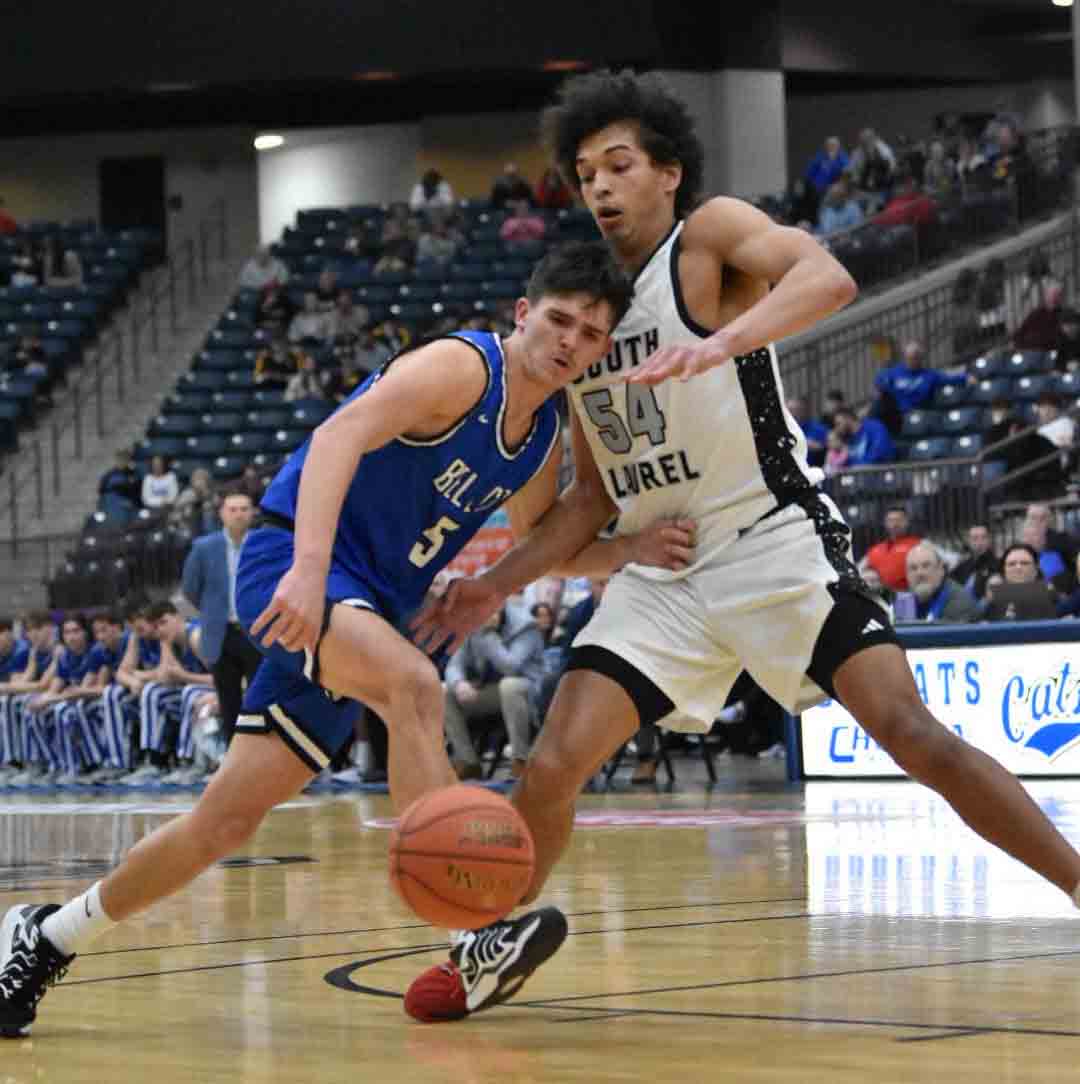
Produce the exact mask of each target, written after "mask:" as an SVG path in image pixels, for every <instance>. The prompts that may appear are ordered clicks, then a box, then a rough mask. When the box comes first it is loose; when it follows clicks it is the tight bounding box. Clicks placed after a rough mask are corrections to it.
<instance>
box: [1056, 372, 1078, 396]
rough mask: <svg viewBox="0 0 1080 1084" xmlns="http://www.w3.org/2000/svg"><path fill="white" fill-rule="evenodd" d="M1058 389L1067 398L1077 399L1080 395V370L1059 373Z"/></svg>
mask: <svg viewBox="0 0 1080 1084" xmlns="http://www.w3.org/2000/svg"><path fill="white" fill-rule="evenodd" d="M1057 391H1058V394H1059V395H1060V396H1062V397H1063V398H1065V399H1075V398H1076V397H1077V396H1080V372H1077V373H1058V376H1057Z"/></svg>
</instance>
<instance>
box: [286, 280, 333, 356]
mask: <svg viewBox="0 0 1080 1084" xmlns="http://www.w3.org/2000/svg"><path fill="white" fill-rule="evenodd" d="M331 330H332V320H331V318H330V315H329V313H327V312H324V311H323V308H322V306H321V305H320V304H319V295H318V294H317V293H315V291H314V290H308V291H307V292H306V293H305V294H304V307H303V309H301V310H300V312H298V313H297V314H296V315H295V316H294V317H293V318H292V323H290V324H289V342H292V343H299V342H315V343H322V342H324V341H325V340H326V339H329V338H330V334H331Z"/></svg>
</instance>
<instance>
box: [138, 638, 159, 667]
mask: <svg viewBox="0 0 1080 1084" xmlns="http://www.w3.org/2000/svg"><path fill="white" fill-rule="evenodd" d="M159 662H161V641H160V640H155V639H153V638H152V637H149V636H140V637H139V667H138V668H139V669H140V670H153V669H154V667H155V666H157V664H158V663H159Z"/></svg>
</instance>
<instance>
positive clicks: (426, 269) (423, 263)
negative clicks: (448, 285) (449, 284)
mask: <svg viewBox="0 0 1080 1084" xmlns="http://www.w3.org/2000/svg"><path fill="white" fill-rule="evenodd" d="M448 274H449V272H448V270H447V267H446V265H445V264H441V263H439V262H438V261H437V260H417V262H416V266H415V267H414V268H413V279H414V280H415V281H416V282H425V283H427V282H437V283H439V284H440V285H441V284H442V283H443V282H445V281H446V276H447V275H448Z"/></svg>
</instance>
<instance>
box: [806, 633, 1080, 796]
mask: <svg viewBox="0 0 1080 1084" xmlns="http://www.w3.org/2000/svg"><path fill="white" fill-rule="evenodd" d="M907 656H908V662H909V664H910V665H911V670H912V673H913V674H914V676H915V684H916V686H917V687H918V689H919V694H920V695H921V697H922V699H923V702H924V703H925V704H926V706H927V707H928V708H929V709H930V711H931V712H933V714H934V715H936V716H937V718H938V719H940V720H941V722H942V723H944V724H945V725H946V726H947V727H949V728H950V729H952V730H954V731H955V732H956V733H957V734H959V735H960V736H961V737H962V738H963V739H964V740H965V741H968V742H970V743H971V744H972V745H975V746H978V748H980V749H982V750H983V751H984V752H986V753H989V754H990V756H992V757H994V758H996V759H997V760H999V761H1001V763H1002V764H1004V765H1005V767H1006V768H1008V769H1009V770H1010V771H1012V772H1014V773H1015V774H1016V775H1025V776H1037V775H1057V776H1062V775H1075V776H1080V643H1041V644H1040V643H1028V644H1008V645H994V646H970V647H954V648H953V647H950V648H944V647H941V648H912V649H909V650H908V653H907ZM801 731H802V734H801V737H802V756H803V770H804V773H805V775H806V777H807V778H808V779H813V778H819V779H820V778H837V777H840V778H853V777H858V776H893V775H895V776H900V775H903V774H904V773H903V772H902V771H901V770H900V769H899V768H898V767H897V766H896V764H895V763H894V762H893V760H892V758H891V757H890V756H889V755H888V754H887V753H886V752H885V751H884V750H883V749H881V748H880V747H879V746H878V745H877V743H876V742H874V741H873V739H871V737H870V736H869V735H868V734H867V733H866V732H865V731H864V730H863V729H862V727H860V726H859V725H858V724H857V723H856V722H855V720H854V719H853V718H852V717H851V716H850V715H849V714H848V713H847V712H846V711H845V710H844V709H843V708H842V707H841V706H840V705H839V704H838V703H836V701H833V700H828V701H826V702H825V703H824V704H821V705H819V706H818V707H816V708H811V709H810V710H809V711H806V712H804V713H803V715H802V718H801Z"/></svg>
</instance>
